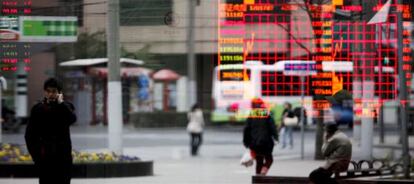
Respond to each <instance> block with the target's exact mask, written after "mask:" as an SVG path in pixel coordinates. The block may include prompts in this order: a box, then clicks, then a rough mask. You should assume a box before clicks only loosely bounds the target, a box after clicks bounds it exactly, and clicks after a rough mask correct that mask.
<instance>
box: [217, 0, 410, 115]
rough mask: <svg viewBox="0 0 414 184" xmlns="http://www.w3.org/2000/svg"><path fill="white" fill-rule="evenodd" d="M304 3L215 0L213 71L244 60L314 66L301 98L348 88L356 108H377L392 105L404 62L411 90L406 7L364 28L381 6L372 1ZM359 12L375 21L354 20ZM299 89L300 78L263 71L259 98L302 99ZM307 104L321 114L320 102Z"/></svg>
mask: <svg viewBox="0 0 414 184" xmlns="http://www.w3.org/2000/svg"><path fill="white" fill-rule="evenodd" d="M296 2H299V1H296ZM307 2H308V1H304V3H293V2H291V1H290V0H219V7H218V8H219V16H218V24H219V26H218V38H219V42H218V49H219V50H218V51H219V54H218V61H217V65H218V68H219V69H220V67H222V66H225V65H233V64H243V63H245V62H246V61H261V62H263V64H265V65H272V64H275V63H277V62H281V61H292V60H295V61H297V60H301V61H313V62H315V64H312V69H309V70H315V71H316V74H314V75H307V76H305V77H304V78H305V80H304V81H303V82H304V86H305V90H304V93H305V95H306V96H330V95H333V94H334V93H336V92H337V91H339V90H340V89H346V90H348V91H350V92H351V93H352V94H353V95H354V97H353V98H354V100H355V103H356V104H357V106H358V103H360V102H367V101H372V103H366V104H368V105H369V106H370V108H377V107H378V105H379V104H383V102H386V101H389V100H397V99H398V84H397V83H398V62H403V64H404V65H403V68H404V70H405V71H406V74H407V75H406V79H407V84H406V85H407V86H408V87H409V88H408V89H410V86H411V85H410V84H411V76H412V75H411V67H412V61H413V59H412V54H411V48H410V44H411V43H410V42H411V37H412V35H411V34H412V31H410V29H411V30H412V27H413V25H412V11H413V10H412V7H411V6H410V4H408V3H407V4H396V3H395V1H391V4H390V6H389V7H390V11H389V14H388V18H387V19H386V21H384V22H377V23H375V24H369V23H368V22H369V20H370V19H371V18H372V17H373V16H374V15H375V14H378V13H380V11H381V9H382V8H383V7H384V5H385V4H386V3H385V2H384V1H381V0H378V3H377V4H375V3H373V6H372V7H363V6H361V5H354V4H353V3H352V2H351V1H350V0H333V1H332V3H330V4H325V5H315V4H309V3H307ZM407 2H408V1H407ZM409 3H411V2H409ZM368 8H369V9H368ZM365 12H370V13H372V14H373V15H372V16H371V17H369V16H366V17H367V18H366V19H367V20H360V19H358V20H356V19H355V16H358V17H363V16H362V15H361V14H364V13H365ZM397 12H402V15H403V16H402V17H403V19H404V20H403V27H404V30H403V31H402V33H403V48H402V50H403V58H402V61H398V58H397V45H398V44H397V42H398V40H397V36H398V35H397V33H398V32H399V30H397V29H398V28H397ZM358 14H359V15H358ZM285 66H286V65H285ZM308 66H309V65H308ZM362 81H364V82H362ZM366 81H370V82H366ZM301 85H302V81H301V80H300V77H299V76H294V75H285V74H284V72H280V71H263V72H261V93H262V96H264V97H266V96H267V97H269V96H270V97H271V96H300V95H301V92H302V91H301V87H300V86H301ZM362 94H364V96H362ZM374 99H375V100H374ZM312 103H313V108H314V109H320V108H326V107H327V105H326V104H325V103H323V102H322V103H320V101H318V100H313V102H312ZM402 103H405V102H402ZM377 112H378V111H377ZM365 115H368V116H370V115H369V114H368V113H367V114H365Z"/></svg>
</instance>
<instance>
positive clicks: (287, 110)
mask: <svg viewBox="0 0 414 184" xmlns="http://www.w3.org/2000/svg"><path fill="white" fill-rule="evenodd" d="M283 106H284V109H283V112H282V124H281V128H280V135H281V138H282V140H281V141H282V149H284V148H285V147H286V145H287V144H289V148H290V149H292V148H293V128H294V127H295V126H297V124H298V122H299V119H298V117H297V116H295V113H294V112H293V110H292V104H290V103H289V102H285V103H284V104H283Z"/></svg>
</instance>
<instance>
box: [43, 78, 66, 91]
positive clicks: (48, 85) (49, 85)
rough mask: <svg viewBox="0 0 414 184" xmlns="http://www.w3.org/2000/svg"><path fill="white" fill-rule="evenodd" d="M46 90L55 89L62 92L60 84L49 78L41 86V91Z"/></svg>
mask: <svg viewBox="0 0 414 184" xmlns="http://www.w3.org/2000/svg"><path fill="white" fill-rule="evenodd" d="M47 88H56V89H57V90H58V91H59V92H61V91H62V83H61V82H60V81H59V80H57V79H56V78H49V79H47V80H46V81H45V83H44V85H43V89H44V90H46V89H47Z"/></svg>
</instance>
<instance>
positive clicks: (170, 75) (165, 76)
mask: <svg viewBox="0 0 414 184" xmlns="http://www.w3.org/2000/svg"><path fill="white" fill-rule="evenodd" d="M179 78H180V75H179V74H177V73H176V72H174V71H172V70H169V69H162V70H159V71H157V72H155V73H154V74H152V79H154V80H160V81H175V80H178V79H179Z"/></svg>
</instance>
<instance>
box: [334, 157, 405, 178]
mask: <svg viewBox="0 0 414 184" xmlns="http://www.w3.org/2000/svg"><path fill="white" fill-rule="evenodd" d="M350 166H352V167H353V169H350V170H348V171H345V172H340V173H334V175H335V178H337V179H341V178H356V177H369V176H384V175H393V174H398V173H401V172H402V170H403V165H402V164H398V163H397V164H393V165H389V164H388V163H387V162H385V160H379V159H375V160H372V161H368V160H361V161H359V162H355V161H351V163H350Z"/></svg>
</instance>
